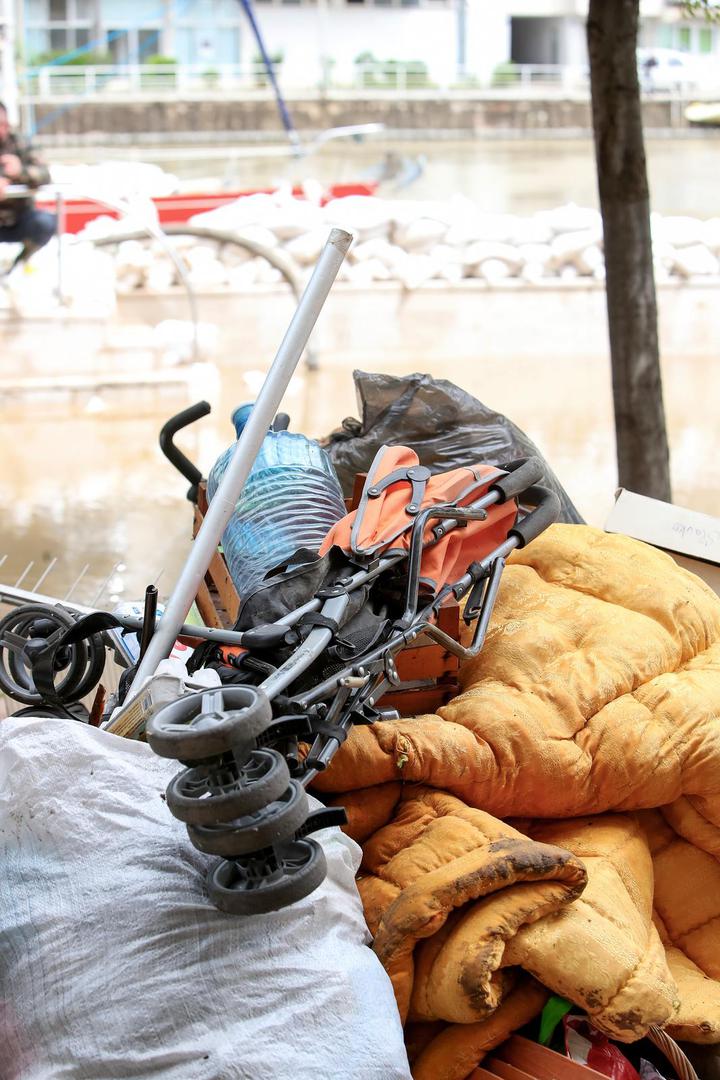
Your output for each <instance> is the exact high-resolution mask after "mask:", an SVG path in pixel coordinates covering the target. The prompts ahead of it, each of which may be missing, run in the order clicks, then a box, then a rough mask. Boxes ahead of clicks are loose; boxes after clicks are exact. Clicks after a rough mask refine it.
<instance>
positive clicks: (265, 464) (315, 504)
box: [207, 405, 345, 597]
mask: <svg viewBox="0 0 720 1080" xmlns="http://www.w3.org/2000/svg"><path fill="white" fill-rule="evenodd" d="M250 408H251V407H250V406H246V405H244V406H241V408H239V409H237V410H236V412H235V413H234V414H233V422H234V423H235V430H236V432H237V435H238V438H239V436H240V434H241V432H242V429H243V427H244V426H245V423H246V422H247V417H248V416H249V414H250ZM234 450H235V447H234V446H231V447H229V448H228V449H227V450H226V451H225V452H224V453H223V454H222V455H221V456H220V457H219V458H218V460H217V461H216V462H215V464H214V465H213V467H212V469H211V470H210V473H209V474H208V486H207V492H208V498H209V499H210V500H212V498H213V496H214V495H215V492H216V491H217V489H218V486H219V484H220V481H221V479H222V477H223V476H224V474H225V470H226V469H227V466H228V464H229V461H230V458H231V456H232V454H233V452H234ZM344 513H345V504H344V502H343V497H342V492H341V491H340V486H339V484H338V481H337V478H336V476H335V471H334V469H333V466H332V464H331V462H330V459H329V458H328V455H327V454H326V453H325V451H324V450H322V449H321V448H320V446H319V445H318V443H317V442H315V441H314V440H313V439H308V438H306V437H305V436H304V435H299V434H295V433H292V432H289V431H268V433H267V435H266V436H265V439H264V441H263V444H262V446H261V447H260V452H259V453H258V456H257V458H256V459H255V463H254V465H253V467H252V470H251V472H250V475H249V476H248V479H247V481H246V483H245V486H244V487H243V490H242V491H241V493H240V498H239V499H238V501H237V503H236V505H235V512H234V513H233V516H232V517H231V519H230V521H229V522H228V525H227V528H226V529H225V532H224V533H223V537H222V544H223V551H224V554H225V560H226V562H227V565H228V570H229V572H230V577H231V578H232V581H233V584H234V586H235V588H236V590H237V592H238V594H239V595H240V596H241V597H244V596H248V595H250V594H251V593H252V592H253V590H254V589H255V588H256V587H257V586H258V585H259V584H260V582H261V581H262V579H263V578H264V577H265V575H266V574H267V572H268V571H269V570H273V569H275V568H276V567H278V566H281V565H282V564H284V563H286V562H287V561H288V559H290V558H291V557H292V556H293V555H294V554H295V552H296V551H298V549H299V548H307V549H308V550H310V551H317V550H318V549H319V547H320V545H321V544H322V542H323V540H324V539H325V536H326V535H327V533H328V532H329V531H330V529H331V528H332V526H333V525H334V524H335V522H336V521H338V520H339V519H340V518H341V517H342V516H343V514H344Z"/></svg>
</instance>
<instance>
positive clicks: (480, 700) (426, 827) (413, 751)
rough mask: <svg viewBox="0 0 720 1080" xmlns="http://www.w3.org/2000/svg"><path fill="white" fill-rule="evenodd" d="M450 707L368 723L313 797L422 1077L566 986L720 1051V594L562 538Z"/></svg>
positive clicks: (577, 996) (503, 1031)
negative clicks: (359, 902) (338, 813)
mask: <svg viewBox="0 0 720 1080" xmlns="http://www.w3.org/2000/svg"><path fill="white" fill-rule="evenodd" d="M461 675H462V688H463V692H462V693H461V694H460V695H459V696H458V697H456V698H455V699H454V700H453V701H451V702H450V703H449V704H448V705H447V706H445V707H444V708H442V709H440V710H439V712H438V715H432V716H419V717H416V718H414V719H401V720H397V721H391V722H387V723H382V724H375V725H372V726H369V727H359V728H355V729H353V731H352V733H351V735H350V737H349V739H348V741H347V743H346V744H345V746H344V747H343V748H342V750H341V751H340V752H339V753H338V755H337V756H336V758H335V759H334V761H333V764H332V766H331V768H330V769H329V770H328V772H327V773H326V774H323V775H322V776H320V777H318V779H317V787H318V788H322V790H323V792H324V793H325V795H326V796H327V797H329V798H330V799H331V800H332V801H334V802H338V803H340V804H342V805H344V806H346V807H347V809H348V811H349V814H350V824H349V831H350V833H351V835H353V836H354V837H356V838H357V839H358V840H359V841H360V842H361V843H362V844H363V863H362V866H361V870H360V876H359V879H358V884H359V888H360V892H361V895H362V897H363V902H364V905H365V913H366V917H367V919H368V924H369V926H370V928H371V930H372V932H373V935H374V948H375V951H376V953H377V955H378V956H379V957H380V959H381V961H382V963H383V965H384V967H385V968H386V970H387V971H388V974H389V975H390V978H391V980H392V982H393V986H394V989H395V995H396V1000H397V1002H398V1007H399V1009H400V1013H401V1015H402V1017H403V1021H404V1022H405V1023H406V1036H407V1042H408V1048H409V1051H410V1057H411V1065H412V1070H413V1076H414V1077H415V1078H416V1080H430V1078H433V1077H435V1078H436V1077H442V1078H443V1080H464V1078H466V1077H468V1076H469V1075H470V1073H471V1072H472V1070H473V1069H474V1068H475V1067H476V1066H477V1064H478V1062H479V1061H480V1060H481V1059H482V1056H483V1054H484V1053H485V1052H486V1051H487V1050H488V1049H489V1048H490V1047H492V1046H494V1045H496V1044H497V1043H498V1042H499V1041H502V1039H504V1038H505V1037H506V1036H507V1035H508V1034H509V1032H510V1031H512V1030H515V1029H517V1028H518V1027H521V1026H522V1025H523V1024H524V1023H526V1022H527V1020H528V1019H529V1018H530V1017H531V1016H533V1015H534V1014H535V1013H537V1012H538V1011H539V1010H540V1009H541V1008H542V1005H543V1003H544V1001H545V998H546V996H547V993H548V991H553V992H555V993H556V994H560V995H562V996H563V997H565V998H568V999H569V1000H570V1001H572V1002H574V1003H575V1004H576V1005H578V1006H579V1007H580V1008H582V1009H583V1010H585V1011H586V1012H587V1014H588V1015H589V1017H590V1018H591V1020H592V1022H593V1024H594V1025H595V1026H596V1027H597V1028H599V1029H600V1030H601V1031H603V1032H605V1033H606V1034H608V1035H610V1036H612V1037H613V1038H616V1039H620V1040H624V1041H634V1040H637V1039H639V1038H641V1037H642V1036H643V1035H645V1034H646V1033H647V1032H648V1030H649V1029H650V1028H651V1027H653V1026H656V1025H657V1026H661V1027H664V1028H666V1029H667V1031H668V1032H669V1033H670V1034H671V1035H674V1036H676V1037H677V1038H680V1039H683V1040H688V1041H690V1042H695V1043H710V1044H712V1043H720V933H719V932H718V930H719V928H720V862H719V861H718V860H719V859H720V599H718V597H717V596H716V595H715V594H714V593H713V592H712V591H711V590H710V588H709V587H708V586H707V585H705V583H704V582H702V581H701V580H700V579H699V578H697V577H696V576H694V575H693V574H691V573H689V572H687V571H686V570H683V569H681V568H680V567H679V566H678V565H677V564H676V563H675V562H674V560H672V559H671V558H670V557H669V556H667V555H665V554H663V553H661V552H659V551H657V550H656V549H654V548H651V547H648V546H647V545H644V544H641V543H639V542H638V541H634V540H630V539H628V538H626V537H622V536H608V535H606V534H604V533H602V532H600V531H598V530H596V529H591V528H589V527H586V526H582V525H555V526H553V527H552V528H551V529H550V530H549V531H548V532H547V533H545V534H543V535H542V536H541V537H540V538H539V539H537V540H536V541H534V542H533V543H532V544H531V545H529V546H528V547H527V548H526V549H524V550H522V551H520V552H516V553H515V554H514V555H513V556H512V558H511V561H510V565H508V567H507V569H506V570H505V573H504V576H503V582H502V585H501V589H500V594H499V598H498V602H497V607H496V610H495V614H494V618H493V621H492V624H491V628H490V632H489V634H488V638H487V641H486V644H485V646H484V648H483V651H482V652H481V654H480V655H479V657H478V658H476V659H474V660H472V661H469V662H468V663H467V664H466V665H465V666H464V668H463V669H462V672H461Z"/></svg>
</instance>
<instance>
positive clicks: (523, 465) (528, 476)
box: [488, 457, 543, 503]
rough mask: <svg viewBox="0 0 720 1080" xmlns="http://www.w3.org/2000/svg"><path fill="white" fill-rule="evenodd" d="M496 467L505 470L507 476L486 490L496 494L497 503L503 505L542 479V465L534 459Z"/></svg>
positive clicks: (525, 459) (523, 459) (522, 459)
mask: <svg viewBox="0 0 720 1080" xmlns="http://www.w3.org/2000/svg"><path fill="white" fill-rule="evenodd" d="M498 467H499V468H501V469H505V471H506V472H507V474H508V475H507V476H503V477H501V478H500V479H499V480H496V481H495V483H494V484H491V485H490V487H489V489H488V490H489V491H497V492H498V494H499V496H500V497H499V498H498V500H497V501H498V502H499V503H505V502H507V501H508V499H514V498H515V497H516V496H517V495H522V493H523V492H524V491H527V489H528V488H529V487H531V486H532V485H533V484H537V482H538V480H542V478H543V464H542V462H541V461H540V459H539V458H536V457H529V458H520V459H519V460H518V461H510V462H508V464H507V465H500V466H498Z"/></svg>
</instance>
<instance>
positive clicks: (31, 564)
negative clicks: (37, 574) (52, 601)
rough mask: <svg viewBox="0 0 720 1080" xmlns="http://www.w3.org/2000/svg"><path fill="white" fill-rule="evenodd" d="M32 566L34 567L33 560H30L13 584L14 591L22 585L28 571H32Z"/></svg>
mask: <svg viewBox="0 0 720 1080" xmlns="http://www.w3.org/2000/svg"><path fill="white" fill-rule="evenodd" d="M34 565H35V560H34V559H32V560H31V561H30V562H29V563H28V564H27V566H26V567H25V569H24V570H23V572H22V574H21V575H20V577H19V578H18V579H17V581H16V582H15V588H16V589H19V588H20V586H21V585H22V583H23V581H24V580H25V578H26V577H27V576H28V574H29V573H30V571H31V570H32V568H33V566H34Z"/></svg>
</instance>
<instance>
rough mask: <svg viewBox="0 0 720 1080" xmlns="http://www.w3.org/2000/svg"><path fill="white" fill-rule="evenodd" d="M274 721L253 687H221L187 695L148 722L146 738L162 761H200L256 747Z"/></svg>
mask: <svg viewBox="0 0 720 1080" xmlns="http://www.w3.org/2000/svg"><path fill="white" fill-rule="evenodd" d="M271 723H272V707H271V705H270V702H269V701H268V698H267V697H266V695H265V693H264V692H263V691H262V690H259V689H258V688H257V687H255V686H222V687H217V688H213V689H212V690H200V691H199V692H198V693H196V694H186V695H185V696H184V697H181V698H178V699H177V701H171V702H170V704H169V705H165V706H163V708H162V709H160V710H159V711H158V712H157V713H155V715H154V716H152V717H151V718H150V720H149V721H148V725H147V732H146V737H147V741H148V743H149V744H150V747H151V748H152V749H153V750H154V751H155V753H156V754H158V755H159V756H160V757H168V758H176V759H177V760H178V761H197V760H199V759H201V758H208V757H212V756H213V755H215V754H224V753H225V752H226V751H228V750H232V748H233V747H234V746H236V745H240V746H245V747H247V746H248V745H252V742H253V740H254V739H256V738H257V737H258V735H260V734H261V733H262V732H263V731H265V729H266V728H268V727H269V726H270V724H271Z"/></svg>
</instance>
